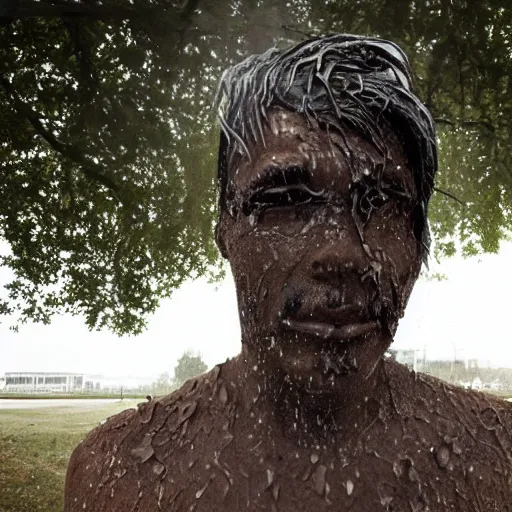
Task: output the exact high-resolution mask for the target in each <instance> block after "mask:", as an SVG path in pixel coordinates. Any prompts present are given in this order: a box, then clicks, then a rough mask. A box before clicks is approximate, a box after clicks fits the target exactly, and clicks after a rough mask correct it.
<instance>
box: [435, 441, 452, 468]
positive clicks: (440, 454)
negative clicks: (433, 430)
mask: <svg viewBox="0 0 512 512" xmlns="http://www.w3.org/2000/svg"><path fill="white" fill-rule="evenodd" d="M450 455H451V453H450V448H449V447H448V446H447V445H445V444H442V445H441V446H440V447H439V448H438V449H437V451H436V454H435V458H436V462H437V465H438V466H439V467H440V468H441V469H444V468H446V467H447V466H448V464H449V462H450Z"/></svg>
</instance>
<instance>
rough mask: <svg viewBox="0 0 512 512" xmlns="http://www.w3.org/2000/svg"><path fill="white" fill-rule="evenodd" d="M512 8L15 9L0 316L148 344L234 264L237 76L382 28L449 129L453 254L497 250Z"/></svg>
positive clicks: (6, 16)
mask: <svg viewBox="0 0 512 512" xmlns="http://www.w3.org/2000/svg"><path fill="white" fill-rule="evenodd" d="M507 3H508V2H507V0H482V1H471V0H461V1H460V2H456V4H457V5H452V3H450V2H445V1H444V0H431V1H430V2H426V1H419V2H418V1H412V0H395V1H394V2H389V1H387V0H362V1H360V2H358V3H354V2H352V1H349V0H336V1H334V0H333V1H328V2H314V1H313V0H300V1H299V0H298V1H296V2H294V3H293V5H288V3H287V2H285V1H284V0H248V1H245V2H235V1H228V0H223V1H213V0H209V1H207V0H188V1H185V2H173V1H169V0H153V1H149V0H134V1H132V2H130V1H123V0H118V1H115V0H111V1H108V2H103V3H100V2H98V1H96V0H88V1H86V0H83V1H81V2H71V1H64V0H61V1H59V0H54V1H49V0H48V1H46V0H43V1H40V2H35V1H28V0H27V1H23V0H19V1H16V0H11V2H10V4H9V9H8V10H7V11H4V12H0V15H2V16H3V17H2V18H1V19H0V119H1V120H2V123H1V124H0V194H1V198H2V201H1V203H0V240H1V241H3V242H6V244H5V246H6V247H8V251H7V252H6V253H4V255H3V256H0V257H1V260H0V265H3V266H6V267H8V268H10V269H11V270H12V271H13V272H14V279H13V280H12V282H11V283H9V284H8V285H7V287H6V290H7V295H8V296H7V297H6V298H5V301H4V302H3V303H2V304H0V308H1V309H0V313H2V312H3V313H4V314H7V315H9V314H12V315H13V316H16V315H18V316H19V317H20V318H21V320H22V321H23V320H28V319H30V320H36V321H43V322H48V321H49V320H50V319H51V317H52V315H53V314H55V313H58V312H64V311H70V312H72V313H76V314H84V315H85V318H86V321H87V324H88V325H89V327H91V328H103V327H105V328H109V329H111V330H113V331H114V332H117V333H119V334H122V333H128V332H132V333H136V332H140V331H141V330H142V329H143V328H144V324H145V318H146V316H147V314H148V313H149V312H152V311H154V310H155V308H156V307H157V305H158V302H159V300H160V299H161V298H163V297H167V296H169V295H170V294H171V293H172V291H173V290H174V289H175V288H176V287H178V286H179V285H180V284H181V283H182V282H183V281H184V280H185V279H186V278H188V277H194V276H198V275H203V274H205V273H207V272H208V269H209V268H210V267H211V265H213V264H214V263H215V262H216V260H217V252H216V249H215V246H214V243H213V238H212V227H213V223H214V221H215V187H214V177H215V165H216V143H217V135H216V127H215V123H214V119H213V116H212V113H211V105H212V101H213V96H214V93H215V90H216V84H217V81H218V78H219V76H220V73H221V71H222V69H223V68H224V67H225V66H227V65H228V63H229V62H230V61H232V60H239V59H240V58H242V57H243V56H244V55H247V54H248V53H252V52H254V51H262V50H264V49H266V48H267V47H268V46H270V45H271V44H273V43H275V42H278V41H280V42H281V44H289V43H290V42H292V41H296V40H299V39H301V38H303V37H305V34H306V33H308V34H320V33H331V32H341V31H343V32H352V33H367V34H373V35H378V36H381V37H386V38H389V39H392V40H394V41H396V42H397V43H398V44H400V45H401V46H402V47H403V48H404V50H405V51H406V53H407V54H408V55H409V56H410V59H411V63H412V67H413V70H414V73H415V75H416V77H415V78H416V86H417V90H418V93H419V95H420V97H421V98H422V99H423V100H424V101H425V103H426V104H427V105H428V106H429V108H430V109H431V110H432V111H433V113H434V116H435V117H436V119H437V121H438V130H439V138H440V140H439V147H440V156H441V161H440V172H439V177H438V186H439V187H440V188H442V189H444V190H446V191H449V192H450V193H452V194H453V195H455V196H456V197H458V198H459V199H460V200H461V201H463V202H464V203H465V206H461V205H460V204H459V203H458V202H456V201H454V200H452V199H450V198H449V197H446V196H444V195H442V194H437V195H436V196H435V197H434V199H433V202H432V205H431V210H430V217H431V222H432V230H433V233H434V235H435V236H436V238H437V240H438V243H437V248H438V251H439V252H440V254H452V253H453V252H454V249H455V246H454V243H453V238H454V236H456V237H458V238H459V239H460V240H461V241H462V244H463V252H464V253H465V254H474V253H476V252H478V251H482V250H484V251H496V250H497V249H498V247H499V241H500V240H501V239H502V238H503V236H505V234H506V233H507V231H508V230H509V229H510V225H511V209H512V179H511V168H512V161H511V157H510V152H509V149H508V148H510V147H511V143H512V121H511V120H512V84H511V78H510V77H511V76H512V58H511V55H512V41H511V39H510V33H512V8H511V7H509V6H508V5H507Z"/></svg>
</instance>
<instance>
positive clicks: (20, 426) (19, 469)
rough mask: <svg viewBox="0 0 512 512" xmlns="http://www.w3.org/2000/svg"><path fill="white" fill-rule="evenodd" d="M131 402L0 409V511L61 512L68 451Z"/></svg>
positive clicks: (130, 405) (69, 454)
mask: <svg viewBox="0 0 512 512" xmlns="http://www.w3.org/2000/svg"><path fill="white" fill-rule="evenodd" d="M137 402H140V400H123V401H122V402H121V401H119V402H114V403H110V404H105V405H103V404H102V405H99V406H95V407H92V406H87V405H80V406H77V407H76V408H75V407H45V408H41V409H18V410H15V409H10V410H9V409H5V410H3V409H2V410H0V512H33V511H38V510H41V511H44V512H62V507H63V491H64V478H65V475H66V467H67V464H68V460H69V457H70V456H71V452H72V451H73V448H74V447H75V446H76V445H77V444H78V442H79V441H80V440H81V439H82V438H83V437H84V436H85V435H86V434H87V432H89V430H91V429H92V428H93V427H95V426H96V425H97V424H98V423H99V422H100V421H101V420H103V419H105V418H107V417H108V416H112V415H113V414H116V413H118V412H120V411H122V410H123V409H126V408H128V407H134V406H135V404H136V403H137Z"/></svg>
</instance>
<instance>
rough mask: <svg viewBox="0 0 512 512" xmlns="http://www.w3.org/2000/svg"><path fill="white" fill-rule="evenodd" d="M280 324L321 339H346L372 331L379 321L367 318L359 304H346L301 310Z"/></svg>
mask: <svg viewBox="0 0 512 512" xmlns="http://www.w3.org/2000/svg"><path fill="white" fill-rule="evenodd" d="M281 325H282V326H283V327H284V328H285V329H287V330H292V331H295V332H297V333H301V334H308V335H312V336H317V337H319V338H322V339H333V340H348V339H352V338H357V337H359V336H363V335H365V334H368V333H369V332H372V331H374V330H375V329H377V328H379V327H380V322H379V321H378V320H373V319H371V318H369V316H368V314H367V313H366V311H365V310H363V309H361V308H360V307H359V306H356V305H346V306H343V307H341V308H337V309H323V308H322V309H318V308H316V309H314V310H312V311H311V312H310V313H306V312H305V311H304V310H302V311H300V314H298V315H293V316H288V317H285V318H283V319H282V320H281Z"/></svg>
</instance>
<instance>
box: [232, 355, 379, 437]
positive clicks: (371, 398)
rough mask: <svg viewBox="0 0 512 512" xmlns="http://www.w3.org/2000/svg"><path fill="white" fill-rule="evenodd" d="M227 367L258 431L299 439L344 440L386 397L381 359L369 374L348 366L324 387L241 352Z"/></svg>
mask: <svg viewBox="0 0 512 512" xmlns="http://www.w3.org/2000/svg"><path fill="white" fill-rule="evenodd" d="M229 373H231V374H232V378H233V381H234V382H236V384H237V386H238V388H239V397H240V401H241V404H242V406H243V407H244V408H245V410H246V413H247V414H246V415H245V416H246V417H248V418H249V419H250V421H255V422H257V424H258V425H261V427H259V428H258V430H260V431H261V434H265V433H267V432H268V431H269V430H271V431H272V433H273V435H274V436H275V435H282V436H283V438H286V439H294V440H295V441H296V443H297V444H299V445H303V444H309V445H311V444H326V443H327V442H338V441H343V443H344V444H345V443H347V442H348V441H349V440H350V439H351V438H353V437H354V436H357V435H358V434H360V433H361V431H363V430H364V429H365V427H366V426H368V425H369V424H370V423H371V422H372V421H374V420H375V419H376V418H377V417H378V414H379V411H380V408H381V407H382V405H383V403H384V402H386V401H387V399H388V386H387V374H386V371H385V369H384V364H383V361H382V360H380V361H379V363H378V364H377V365H376V367H375V370H374V371H373V372H372V374H371V375H369V376H366V377H365V376H363V375H360V374H358V373H357V372H354V373H351V374H349V375H345V376H342V377H338V382H337V385H336V387H335V388H333V389H331V390H329V391H328V392H326V393H319V392H316V393H313V392H310V391H308V390H306V389H303V388H301V387H299V386H297V385H295V384H294V383H293V382H291V381H290V379H289V377H287V376H286V375H285V374H284V373H283V372H271V371H269V368H268V367H266V366H265V362H264V361H262V362H260V363H259V364H258V363H254V362H253V361H252V360H251V358H250V357H247V355H246V354H244V353H242V354H241V355H240V356H239V357H238V358H236V359H235V360H233V361H232V371H230V372H229Z"/></svg>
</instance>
